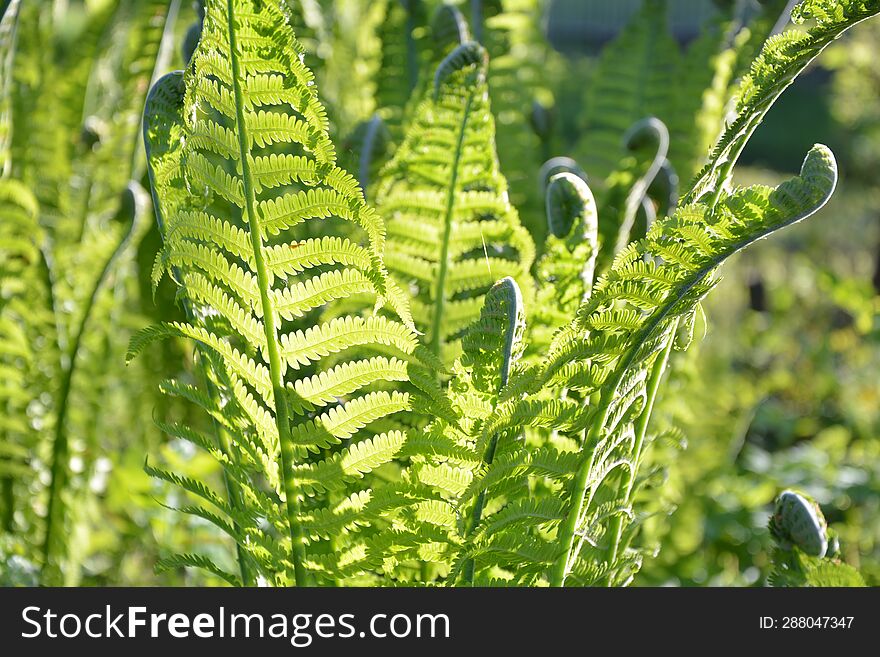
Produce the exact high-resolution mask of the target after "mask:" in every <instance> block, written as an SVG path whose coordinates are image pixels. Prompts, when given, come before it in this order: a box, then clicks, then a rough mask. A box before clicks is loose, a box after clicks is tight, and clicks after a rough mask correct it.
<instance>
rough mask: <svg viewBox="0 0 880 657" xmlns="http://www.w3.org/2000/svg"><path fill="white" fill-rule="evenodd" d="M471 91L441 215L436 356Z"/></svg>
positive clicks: (433, 324) (434, 331) (433, 333)
mask: <svg viewBox="0 0 880 657" xmlns="http://www.w3.org/2000/svg"><path fill="white" fill-rule="evenodd" d="M472 102H473V91H471V93H470V94H469V95H468V99H467V103H465V106H464V118H463V119H462V122H461V129H460V131H459V133H458V141H457V143H456V146H455V153H454V155H453V160H452V179H451V180H450V181H449V190H448V193H447V195H446V213H445V215H444V217H443V244H442V246H441V249H440V271H439V273H438V274H437V287H436V288H435V292H434V316H433V317H432V318H431V344H430V349H431V351H432V352H434V354H435V355H436V356H438V357H442V354H441V345H442V341H443V338H442V336H441V335H440V327H441V325H442V322H443V309H444V306H445V305H446V296H445V294H446V292H445V290H446V276H447V274H448V273H449V240H450V237H451V234H452V213H453V210H455V196H456V188H457V186H458V170H459V167H460V166H461V156H462V151H463V150H464V136H465V132H466V130H467V124H468V120H469V118H470V112H471V104H472Z"/></svg>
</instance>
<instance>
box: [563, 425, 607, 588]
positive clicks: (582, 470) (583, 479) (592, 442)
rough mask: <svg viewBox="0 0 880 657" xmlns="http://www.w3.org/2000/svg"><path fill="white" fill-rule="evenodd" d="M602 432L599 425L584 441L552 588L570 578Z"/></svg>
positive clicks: (595, 426) (564, 524)
mask: <svg viewBox="0 0 880 657" xmlns="http://www.w3.org/2000/svg"><path fill="white" fill-rule="evenodd" d="M600 431H601V423H597V424H596V425H594V426H593V428H592V429H591V430H590V433H589V434H587V436H586V437H585V439H584V450H585V451H584V454H583V456H582V457H581V464H580V467H579V468H578V470H577V473H575V478H574V481H572V487H571V508H570V509H569V510H568V515H567V516H566V517H565V522H563V524H562V525H561V526H560V527H559V533H558V535H557V542H558V543H559V544H560V546H561V548H562V551H561V552H560V554H559V557H557V559H556V562H555V563H554V564H553V566H552V567H551V569H550V586H564V585H565V578H566V577H567V576H568V561H569V555H570V554H571V551H572V548H573V547H574V538H575V530H576V529H577V523H578V519H579V518H580V515H581V509H582V508H583V506H584V495H585V494H586V492H587V481H588V480H589V478H590V472H591V471H592V469H593V461H594V459H595V457H596V447H597V446H598V441H599V432H600Z"/></svg>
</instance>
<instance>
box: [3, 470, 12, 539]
mask: <svg viewBox="0 0 880 657" xmlns="http://www.w3.org/2000/svg"><path fill="white" fill-rule="evenodd" d="M0 489H2V490H0V494H2V496H3V517H2V518H0V527H3V531H4V532H6V533H7V534H11V533H12V530H13V529H14V527H13V521H14V519H15V489H14V488H13V486H12V477H3V481H2V483H0Z"/></svg>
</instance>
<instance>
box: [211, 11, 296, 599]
mask: <svg viewBox="0 0 880 657" xmlns="http://www.w3.org/2000/svg"><path fill="white" fill-rule="evenodd" d="M226 7H227V29H228V31H229V57H230V63H231V65H232V88H233V95H234V97H235V114H236V122H237V123H238V130H237V131H236V132H237V134H238V147H239V156H240V158H241V160H240V161H241V170H242V181H243V184H244V192H245V211H246V212H247V219H248V230H249V234H250V239H251V247H252V248H253V252H254V268H255V269H256V272H257V283H258V285H259V288H260V302H261V304H262V309H263V326H264V329H265V333H266V351H267V352H268V356H269V374H270V376H271V379H272V396H273V398H274V401H275V424H276V426H277V427H278V442H279V445H280V452H281V472H282V481H283V482H284V495H285V498H286V499H285V507H286V510H287V525H288V532H289V535H290V553H291V561H292V562H293V575H294V582H295V583H296V585H297V586H304V585H305V584H306V570H305V559H306V549H305V543H304V540H303V531H302V526H301V525H300V522H299V515H300V509H299V502H298V500H297V496H298V494H299V491H298V490H297V486H296V480H295V479H294V475H293V464H294V461H295V454H294V449H293V441H292V439H291V436H290V412H289V409H288V406H287V393H286V391H285V389H284V374H283V369H282V366H281V350H280V349H279V346H278V329H277V327H276V325H275V306H274V303H273V302H272V298H271V296H270V295H269V288H270V280H269V272H268V270H267V269H266V262H265V260H264V258H263V243H262V237H261V236H260V226H259V221H258V218H257V198H256V193H255V191H254V181H253V173H252V171H251V167H250V163H249V162H248V157H249V155H250V153H249V149H248V144H249V140H248V131H247V125H246V124H245V120H244V94H243V92H242V89H241V66H240V62H239V54H238V43H237V35H236V32H235V24H234V22H235V3H234V2H233V0H227V2H226Z"/></svg>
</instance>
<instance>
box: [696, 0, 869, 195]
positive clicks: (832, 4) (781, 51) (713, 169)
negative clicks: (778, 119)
mask: <svg viewBox="0 0 880 657" xmlns="http://www.w3.org/2000/svg"><path fill="white" fill-rule="evenodd" d="M878 13H880V0H804V1H803V2H801V3H800V4H798V5H797V6H796V7H795V8H794V10H793V11H792V19H793V20H794V21H795V22H797V23H803V22H805V21H807V20H812V21H813V24H812V26H811V27H810V28H809V29H808V30H806V31H796V30H789V31H786V32H783V33H782V34H779V35H777V36H774V37H771V38H770V39H768V40H767V42H766V44H765V45H764V47H763V49H762V50H761V53H760V54H759V55H758V57H757V58H756V59H755V60H754V61H753V62H752V65H751V68H750V70H749V73H748V75H746V76H745V77H744V78H743V80H742V82H741V84H740V86H739V91H738V96H737V104H736V118H735V119H733V121H732V122H731V123H730V125H729V126H727V128H726V129H725V130H724V132H723V133H722V135H721V136H720V137H719V139H718V141H717V142H716V144H715V147H714V148H713V150H712V153H711V155H710V156H709V160H708V164H706V166H705V167H704V168H703V170H702V171H701V172H700V173H699V174H698V175H697V177H696V179H695V180H694V182H693V184H692V186H691V191H690V193H689V194H688V195H687V196H686V197H685V198H684V200H683V201H684V202H685V203H692V202H693V201H695V200H697V199H700V198H702V197H703V196H707V195H708V196H709V197H710V199H711V200H710V202H713V201H714V200H716V199H717V198H719V196H720V194H721V192H722V188H723V186H724V185H725V184H727V183H728V179H729V177H730V174H731V172H732V170H733V166H734V165H735V164H736V162H737V160H738V159H739V156H740V154H741V153H742V150H743V148H744V147H745V145H746V143H747V142H748V140H749V138H750V137H751V136H752V134H753V133H754V131H755V130H756V129H757V127H758V125H759V124H760V123H761V121H762V120H763V118H764V116H765V115H766V114H767V112H768V111H769V109H770V108H771V107H772V106H773V103H775V102H776V99H777V98H779V96H780V95H781V94H782V92H783V91H785V89H786V88H788V86H789V85H790V84H791V83H792V82H793V81H794V79H795V78H796V77H797V76H798V75H799V74H800V73H801V71H803V70H804V69H805V68H806V67H807V66H808V65H809V64H810V62H812V61H813V60H814V59H815V58H816V57H817V56H818V55H819V54H820V53H821V52H822V50H824V49H825V47H826V46H828V44H830V43H831V42H833V41H834V40H835V39H837V38H838V37H839V36H840V35H841V34H843V32H845V31H846V30H848V29H849V28H850V27H852V26H853V25H855V24H857V23H859V22H861V21H863V20H866V19H868V18H870V17H871V16H874V15H876V14H878Z"/></svg>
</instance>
